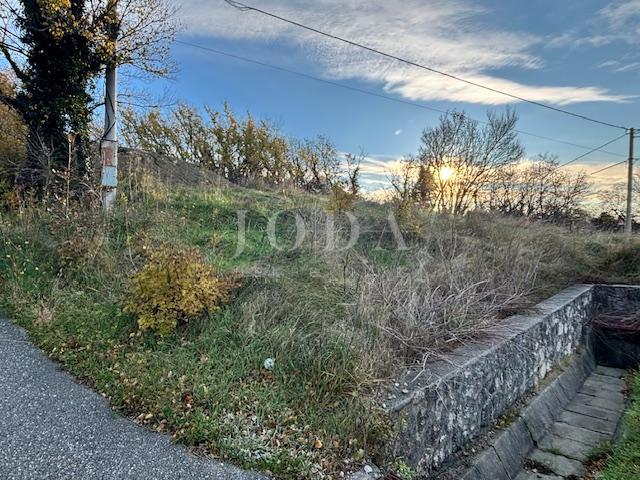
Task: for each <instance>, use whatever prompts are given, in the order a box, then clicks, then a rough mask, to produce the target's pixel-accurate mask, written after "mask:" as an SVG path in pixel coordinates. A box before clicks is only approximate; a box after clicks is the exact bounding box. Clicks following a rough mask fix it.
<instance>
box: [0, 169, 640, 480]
mask: <svg viewBox="0 0 640 480" xmlns="http://www.w3.org/2000/svg"><path fill="white" fill-rule="evenodd" d="M190 169H191V167H189V166H185V165H181V166H179V168H177V170H176V172H180V173H181V174H182V175H183V176H184V177H185V178H187V180H186V181H179V182H173V181H170V180H168V179H167V178H158V177H157V176H156V175H155V174H154V170H153V168H149V167H144V166H143V167H141V168H140V169H137V170H135V171H136V172H137V173H135V174H133V173H132V172H133V171H134V170H133V169H130V170H129V171H130V173H129V174H128V175H127V176H126V177H124V178H123V182H122V185H123V189H122V191H121V195H122V197H121V202H120V203H119V205H118V207H117V208H116V210H115V211H114V212H113V214H112V215H110V216H108V217H106V216H104V215H103V214H102V213H101V211H100V209H99V206H98V205H97V204H96V205H94V206H92V207H91V208H86V207H80V206H78V207H75V206H71V207H70V208H69V209H65V208H63V207H62V206H60V205H58V204H56V205H50V206H48V207H47V206H41V205H29V204H25V205H22V206H21V208H20V209H18V210H17V211H12V212H5V213H2V217H1V223H0V228H1V230H0V231H1V234H2V240H3V241H2V242H1V245H2V252H1V254H2V255H1V258H2V261H1V262H0V272H1V273H2V278H3V287H4V288H3V292H4V294H3V301H4V305H5V307H6V308H7V310H8V312H9V313H10V314H11V315H12V317H13V318H14V319H15V320H16V322H18V323H19V324H20V325H22V326H24V327H25V328H26V329H27V330H28V331H29V333H30V335H31V337H32V339H33V340H34V341H35V342H36V343H37V344H38V345H39V346H40V347H41V348H42V349H43V350H44V351H45V352H47V353H48V354H49V355H50V356H51V357H52V358H54V359H56V360H57V361H59V362H60V363H61V364H62V365H63V366H64V367H65V368H66V369H68V370H69V371H70V372H72V373H73V374H74V375H75V376H76V377H77V378H78V379H80V380H81V381H83V382H86V383H88V384H90V385H92V386H93V387H94V388H96V389H97V390H98V391H99V392H101V393H102V394H103V395H104V396H105V397H106V398H107V399H108V400H109V401H110V402H111V404H112V405H113V407H114V408H115V409H117V410H119V411H121V412H122V413H123V414H125V415H127V416H130V417H131V418H133V419H135V420H136V421H137V422H138V423H141V424H144V425H146V426H148V427H149V428H152V429H155V430H158V431H162V432H167V433H170V434H171V435H173V436H174V437H175V438H176V439H177V440H178V441H180V442H182V443H185V444H187V445H189V446H191V447H193V448H194V449H195V450H196V451H198V452H201V453H206V454H212V455H215V456H217V457H220V458H226V459H230V460H232V461H233V462H235V463H237V464H239V465H242V466H246V467H251V468H257V469H261V470H264V471H269V472H271V473H273V474H274V475H276V476H277V477H279V478H320V477H327V478H329V477H333V478H336V477H337V476H338V475H339V473H340V472H341V471H348V470H351V469H353V468H354V467H356V466H358V465H361V463H362V462H363V461H364V460H366V459H368V458H373V457H375V456H376V455H378V454H379V453H380V451H381V446H382V445H383V443H384V440H385V438H387V436H389V435H392V432H390V431H389V427H388V425H387V423H386V421H385V415H384V412H383V409H382V408H381V405H380V404H379V403H378V402H376V401H375V391H376V389H377V388H378V387H379V386H380V385H381V384H383V383H385V382H388V381H392V379H393V377H394V375H396V374H397V373H398V372H400V371H401V370H402V369H403V368H404V367H406V365H407V364H414V363H421V362H423V361H424V360H425V359H428V357H429V355H430V354H434V353H437V352H438V351H442V350H444V349H448V348H451V347H452V346H453V345H457V344H460V343H461V342H465V341H469V340H470V339H472V338H476V337H478V336H481V335H487V334H490V333H491V331H492V329H493V328H494V327H495V326H496V325H498V324H499V322H500V321H501V319H503V318H505V316H507V315H509V314H512V313H514V312H518V311H522V310H525V309H527V308H529V307H530V306H531V305H533V304H534V303H535V301H536V300H538V299H540V298H542V297H544V296H546V295H548V294H550V293H553V292H556V291H558V290H559V289H561V288H563V287H564V286H566V285H568V284H570V283H572V282H576V281H581V280H598V281H600V280H602V281H623V282H624V281H627V282H631V281H638V280H639V279H638V277H637V275H638V273H637V272H638V271H640V269H639V268H638V264H639V263H640V259H639V258H638V256H637V252H638V251H639V250H638V244H637V240H636V241H635V243H629V242H632V241H631V240H627V239H625V238H623V237H620V236H615V235H604V234H594V235H589V236H585V235H583V234H582V233H581V232H569V231H567V230H565V229H562V228H560V227H555V226H552V225H546V224H542V223H537V224H531V223H528V222H527V221H524V220H514V219H509V218H502V217H498V216H493V215H489V214H483V213H472V214H468V215H466V216H461V217H455V218H454V217H449V216H445V215H440V214H436V213H430V212H424V211H410V212H406V211H403V212H397V211H396V210H395V209H394V207H393V205H381V204H376V203H372V202H365V201H358V202H356V203H355V204H354V205H353V206H349V205H347V206H346V208H343V209H338V213H337V214H336V215H330V214H329V210H331V209H333V210H334V211H335V210H336V209H335V205H334V204H332V203H331V200H330V199H328V198H327V197H325V196H319V195H311V194H303V193H296V192H276V191H268V190H266V191H260V190H254V189H248V188H241V187H237V186H233V185H231V184H229V183H228V182H222V181H212V180H206V181H202V179H198V178H196V177H194V176H193V175H192V173H193V171H191V170H190ZM163 171H166V170H165V169H163ZM185 172H191V173H185ZM276 213H278V215H277V217H276V216H274V214H276ZM390 214H392V216H393V218H394V219H395V221H389V216H390ZM239 218H240V222H239ZM243 219H244V221H242V220H243ZM270 219H271V221H270ZM356 221H357V225H358V227H359V235H357V236H355V235H354V236H352V233H354V232H355V229H354V228H353V227H354V225H355V223H354V222H356ZM303 224H304V231H305V232H306V234H305V235H304V237H303V236H302V234H301V228H300V227H301V225H303ZM238 225H241V227H240V228H239V227H238ZM296 227H297V228H296ZM396 227H397V228H396ZM239 231H240V232H243V231H244V236H241V237H240V238H241V240H239V236H238V235H239ZM242 238H244V240H242ZM350 240H353V244H352V245H351V246H349V248H345V247H346V246H348V245H347V244H348V242H349V241H350ZM274 241H275V243H274ZM327 245H329V247H327ZM331 245H333V247H331ZM293 246H295V248H292V247H293ZM163 248H164V249H173V250H171V251H175V250H177V251H179V250H181V249H182V250H184V249H188V248H194V249H196V250H197V252H200V253H201V254H202V256H203V258H204V259H205V260H206V263H207V264H208V265H209V266H211V267H212V268H213V269H214V270H215V272H216V275H217V276H218V278H219V279H220V282H226V283H225V284H226V285H227V286H228V287H229V290H230V293H229V295H228V296H226V297H225V301H224V302H222V305H221V308H220V309H219V310H217V311H214V310H213V309H212V311H210V312H209V313H208V314H206V315H204V316H200V317H199V318H198V319H197V320H193V321H190V322H188V323H187V322H185V325H179V326H178V328H176V329H175V330H174V331H172V332H171V333H170V334H169V335H167V336H161V335H158V334H156V333H153V332H152V331H147V332H144V331H142V330H140V329H139V328H138V324H137V322H136V318H135V315H133V314H131V313H126V309H125V308H124V306H125V305H126V304H127V301H128V299H129V298H130V296H131V291H130V287H129V285H130V278H131V276H132V275H134V274H135V273H136V272H139V271H140V270H141V268H143V265H145V261H147V260H148V258H149V257H150V255H151V254H150V253H149V252H150V251H152V252H157V251H160V250H161V249H163ZM146 259H147V260H146ZM632 265H635V268H631V266H632Z"/></svg>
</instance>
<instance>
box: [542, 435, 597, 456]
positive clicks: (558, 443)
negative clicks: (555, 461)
mask: <svg viewBox="0 0 640 480" xmlns="http://www.w3.org/2000/svg"><path fill="white" fill-rule="evenodd" d="M538 448H539V449H540V450H543V451H545V452H549V453H553V454H555V455H562V456H563V457H567V458H572V459H574V460H578V461H580V462H584V461H585V460H587V458H589V455H590V454H591V452H592V451H593V447H591V446H589V445H586V444H584V443H580V442H576V441H575V440H571V439H569V438H561V437H557V436H555V435H553V434H550V435H547V436H546V437H544V438H543V439H542V440H541V441H540V442H539V443H538Z"/></svg>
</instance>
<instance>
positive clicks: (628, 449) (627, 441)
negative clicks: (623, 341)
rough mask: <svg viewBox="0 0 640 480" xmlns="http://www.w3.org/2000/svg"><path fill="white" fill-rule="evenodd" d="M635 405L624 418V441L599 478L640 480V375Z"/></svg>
mask: <svg viewBox="0 0 640 480" xmlns="http://www.w3.org/2000/svg"><path fill="white" fill-rule="evenodd" d="M632 392H633V398H632V400H633V404H632V406H631V408H630V409H629V410H628V411H627V413H626V415H625V418H624V427H625V430H624V437H623V440H622V441H621V442H620V443H619V444H617V445H614V446H613V452H612V454H611V459H610V460H609V461H608V462H607V464H606V466H605V468H604V470H603V471H602V473H601V475H600V476H599V477H598V478H601V479H602V480H639V479H640V373H636V374H635V375H634V377H633V385H632Z"/></svg>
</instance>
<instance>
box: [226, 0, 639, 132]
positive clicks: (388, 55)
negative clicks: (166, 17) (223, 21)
mask: <svg viewBox="0 0 640 480" xmlns="http://www.w3.org/2000/svg"><path fill="white" fill-rule="evenodd" d="M224 1H225V2H226V3H228V4H229V5H231V6H232V7H234V8H236V9H238V10H240V11H254V12H257V13H261V14H262V15H266V16H268V17H271V18H275V19H276V20H280V21H282V22H285V23H289V24H291V25H294V26H296V27H299V28H302V29H305V30H308V31H310V32H313V33H317V34H319V35H323V36H325V37H328V38H331V39H333V40H338V41H340V42H343V43H347V44H349V45H351V46H354V47H358V48H361V49H363V50H367V51H369V52H373V53H376V54H378V55H382V56H384V57H386V58H390V59H392V60H396V61H398V62H402V63H406V64H407V65H411V66H413V67H417V68H421V69H423V70H427V71H428V72H431V73H437V74H438V75H442V76H445V77H448V78H451V79H453V80H457V81H459V82H463V83H466V84H468V85H472V86H474V87H478V88H482V89H484V90H488V91H490V92H493V93H498V94H500V95H505V96H507V97H511V98H513V99H516V100H519V101H521V102H526V103H530V104H532V105H536V106H538V107H542V108H546V109H549V110H553V111H556V112H559V113H564V114H565V115H571V116H573V117H576V118H580V119H582V120H587V121H589V122H593V123H598V124H600V125H606V126H607V127H612V128H619V129H622V130H625V131H626V130H627V127H623V126H621V125H616V124H613V123H608V122H604V121H602V120H597V119H595V118H591V117H588V116H586V115H580V114H578V113H574V112H571V111H569V110H564V109H562V108H558V107H554V106H552V105H547V104H546V103H542V102H537V101H535V100H529V99H527V98H524V97H520V96H518V95H515V94H512V93H508V92H505V91H503V90H498V89H497V88H493V87H489V86H487V85H483V84H481V83H478V82H474V81H471V80H467V79H465V78H462V77H458V76H456V75H453V74H451V73H447V72H444V71H442V70H437V69H435V68H433V67H428V66H426V65H422V64H420V63H417V62H414V61H411V60H407V59H405V58H402V57H398V56H397V55H393V54H391V53H386V52H383V51H382V50H378V49H376V48H373V47H368V46H366V45H363V44H361V43H357V42H354V41H352V40H348V39H346V38H343V37H339V36H337V35H333V34H331V33H327V32H324V31H322V30H318V29H317V28H314V27H310V26H308V25H305V24H303V23H299V22H296V21H295V20H291V19H288V18H285V17H282V16H280V15H276V14H275V13H271V12H268V11H266V10H262V9H260V8H257V7H252V6H250V5H245V4H244V3H240V2H238V1H235V0H224Z"/></svg>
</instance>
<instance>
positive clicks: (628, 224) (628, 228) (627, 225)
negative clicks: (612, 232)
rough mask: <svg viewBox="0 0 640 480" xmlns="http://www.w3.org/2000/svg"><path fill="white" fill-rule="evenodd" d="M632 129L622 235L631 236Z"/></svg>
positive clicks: (632, 130)
mask: <svg viewBox="0 0 640 480" xmlns="http://www.w3.org/2000/svg"><path fill="white" fill-rule="evenodd" d="M634 133H635V132H634V129H633V128H630V129H629V164H628V169H629V171H628V181H627V218H626V219H625V220H626V223H625V226H624V233H626V234H627V235H631V234H632V233H633V208H632V206H633V140H634V138H633V137H634Z"/></svg>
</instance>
